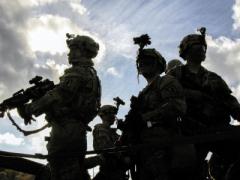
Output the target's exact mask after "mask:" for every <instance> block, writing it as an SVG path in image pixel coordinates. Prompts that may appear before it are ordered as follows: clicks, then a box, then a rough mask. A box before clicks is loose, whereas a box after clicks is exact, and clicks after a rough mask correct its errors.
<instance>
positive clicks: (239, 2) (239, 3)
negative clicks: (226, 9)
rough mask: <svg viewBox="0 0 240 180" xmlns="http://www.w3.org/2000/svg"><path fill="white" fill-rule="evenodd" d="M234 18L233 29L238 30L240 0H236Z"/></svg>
mask: <svg viewBox="0 0 240 180" xmlns="http://www.w3.org/2000/svg"><path fill="white" fill-rule="evenodd" d="M232 18H233V20H234V23H233V29H234V30H238V29H239V28H240V0H235V4H234V5H233V16H232Z"/></svg>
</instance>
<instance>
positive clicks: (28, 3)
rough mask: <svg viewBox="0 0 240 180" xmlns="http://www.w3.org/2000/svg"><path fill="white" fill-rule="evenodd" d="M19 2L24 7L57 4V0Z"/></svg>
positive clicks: (20, 0) (26, 0)
mask: <svg viewBox="0 0 240 180" xmlns="http://www.w3.org/2000/svg"><path fill="white" fill-rule="evenodd" d="M19 2H20V3H21V5H22V6H29V7H32V6H42V5H45V4H50V3H53V2H57V0H24V1H22V0H19Z"/></svg>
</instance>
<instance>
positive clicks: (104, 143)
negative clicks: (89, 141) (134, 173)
mask: <svg viewBox="0 0 240 180" xmlns="http://www.w3.org/2000/svg"><path fill="white" fill-rule="evenodd" d="M111 111H112V112H111ZM111 113H114V114H116V107H114V106H111V105H104V106H103V107H102V108H101V109H100V111H99V115H100V117H101V114H107V115H108V114H111ZM114 120H115V119H114ZM110 125H111V124H105V123H100V124H97V125H95V126H94V130H93V147H94V149H95V150H101V149H106V148H112V147H114V146H115V142H116V141H117V140H118V138H119V135H118V134H117V132H116V130H117V129H116V128H111V127H110ZM101 156H102V157H103V159H104V160H103V161H104V162H103V163H102V164H101V165H100V171H99V173H98V174H97V175H96V176H95V177H94V180H125V179H126V173H125V172H126V169H125V168H124V167H123V166H124V164H123V156H122V154H121V153H117V154H101Z"/></svg>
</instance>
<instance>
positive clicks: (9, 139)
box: [0, 132, 24, 146]
mask: <svg viewBox="0 0 240 180" xmlns="http://www.w3.org/2000/svg"><path fill="white" fill-rule="evenodd" d="M23 142H24V139H23V138H17V137H16V136H15V135H14V134H11V133H8V132H7V133H4V134H0V144H7V145H12V146H19V145H22V144H23Z"/></svg>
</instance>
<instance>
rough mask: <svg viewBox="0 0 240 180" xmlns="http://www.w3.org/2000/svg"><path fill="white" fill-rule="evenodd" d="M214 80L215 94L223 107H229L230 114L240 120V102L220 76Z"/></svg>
mask: <svg viewBox="0 0 240 180" xmlns="http://www.w3.org/2000/svg"><path fill="white" fill-rule="evenodd" d="M216 81H217V82H216V83H215V85H214V87H213V88H214V91H215V94H216V95H217V97H218V98H219V99H220V100H221V101H222V103H223V104H224V107H226V108H228V109H229V112H230V114H231V116H232V117H233V118H234V119H236V120H238V121H240V104H239V102H238V100H237V98H236V97H234V96H233V95H232V94H231V93H232V91H231V90H230V88H229V87H228V85H227V83H226V82H225V81H224V80H223V79H222V78H221V77H218V78H217V80H216Z"/></svg>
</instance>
